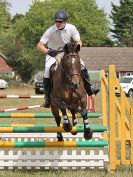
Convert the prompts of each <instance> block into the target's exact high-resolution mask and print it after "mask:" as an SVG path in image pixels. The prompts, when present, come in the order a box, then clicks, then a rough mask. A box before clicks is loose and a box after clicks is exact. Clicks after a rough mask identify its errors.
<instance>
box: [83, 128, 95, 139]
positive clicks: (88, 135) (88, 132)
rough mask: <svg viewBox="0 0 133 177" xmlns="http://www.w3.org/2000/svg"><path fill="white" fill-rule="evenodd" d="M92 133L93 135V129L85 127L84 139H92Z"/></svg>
mask: <svg viewBox="0 0 133 177" xmlns="http://www.w3.org/2000/svg"><path fill="white" fill-rule="evenodd" d="M92 135H93V131H92V130H91V129H90V128H88V129H85V131H84V138H85V139H86V140H90V139H92Z"/></svg>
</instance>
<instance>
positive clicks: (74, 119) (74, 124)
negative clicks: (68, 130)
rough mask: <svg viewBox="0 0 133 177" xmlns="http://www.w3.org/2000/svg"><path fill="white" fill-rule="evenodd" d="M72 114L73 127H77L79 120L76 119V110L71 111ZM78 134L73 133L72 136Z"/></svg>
mask: <svg viewBox="0 0 133 177" xmlns="http://www.w3.org/2000/svg"><path fill="white" fill-rule="evenodd" d="M70 111H71V114H72V124H73V126H76V125H77V119H76V116H75V110H73V109H71V110H70ZM76 134H77V132H72V135H76Z"/></svg>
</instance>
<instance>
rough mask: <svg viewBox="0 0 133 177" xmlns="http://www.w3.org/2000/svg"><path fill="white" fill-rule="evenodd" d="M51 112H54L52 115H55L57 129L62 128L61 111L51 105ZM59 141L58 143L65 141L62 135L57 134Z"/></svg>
mask: <svg viewBox="0 0 133 177" xmlns="http://www.w3.org/2000/svg"><path fill="white" fill-rule="evenodd" d="M51 110H52V113H53V115H54V117H55V121H56V124H57V127H60V123H61V117H60V115H59V109H58V108H57V107H56V106H54V105H52V104H51ZM57 139H58V141H64V140H63V136H62V133H57Z"/></svg>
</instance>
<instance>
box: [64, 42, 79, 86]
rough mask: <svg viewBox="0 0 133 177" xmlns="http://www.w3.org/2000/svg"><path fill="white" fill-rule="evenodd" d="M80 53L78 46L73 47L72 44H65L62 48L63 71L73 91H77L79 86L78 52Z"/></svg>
mask: <svg viewBox="0 0 133 177" xmlns="http://www.w3.org/2000/svg"><path fill="white" fill-rule="evenodd" d="M79 51H80V45H74V44H72V43H69V44H66V45H65V47H64V57H63V60H62V64H63V69H64V71H65V74H66V76H67V79H68V81H69V83H70V86H71V87H72V88H73V89H77V88H78V87H79V84H80V79H81V76H80V70H81V65H80V57H79V55H78V52H79Z"/></svg>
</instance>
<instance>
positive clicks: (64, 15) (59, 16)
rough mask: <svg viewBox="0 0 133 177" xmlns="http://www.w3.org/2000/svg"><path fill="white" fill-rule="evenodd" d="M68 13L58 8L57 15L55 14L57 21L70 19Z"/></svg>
mask: <svg viewBox="0 0 133 177" xmlns="http://www.w3.org/2000/svg"><path fill="white" fill-rule="evenodd" d="M68 17H69V16H68V14H67V13H66V12H65V11H64V10H58V11H57V12H56V13H55V16H54V19H55V21H61V22H63V21H66V20H67V19H68Z"/></svg>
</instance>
